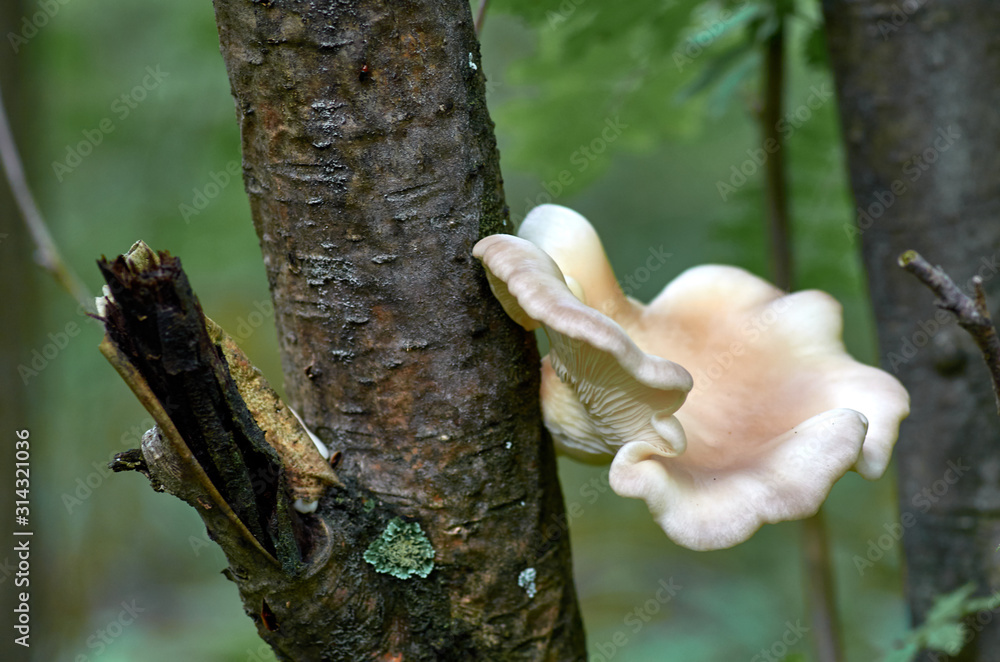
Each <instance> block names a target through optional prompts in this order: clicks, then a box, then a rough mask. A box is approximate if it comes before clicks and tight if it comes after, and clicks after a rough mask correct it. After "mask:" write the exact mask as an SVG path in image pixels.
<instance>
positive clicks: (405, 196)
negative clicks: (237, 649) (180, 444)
mask: <svg viewBox="0 0 1000 662" xmlns="http://www.w3.org/2000/svg"><path fill="white" fill-rule="evenodd" d="M215 8H216V17H217V20H218V24H219V34H220V40H221V45H222V53H223V57H224V59H225V61H226V67H227V69H228V71H229V77H230V82H231V85H232V89H233V95H234V97H235V100H236V109H237V118H238V120H239V122H240V127H241V132H242V142H243V157H244V179H245V183H246V188H247V191H248V194H249V197H250V202H251V209H252V212H253V219H254V224H255V227H256V230H257V234H258V237H259V238H260V242H261V249H262V251H263V254H264V262H265V265H266V269H267V276H268V280H269V283H270V286H271V291H272V296H273V298H274V302H275V311H276V318H277V326H278V337H279V342H280V344H281V350H282V356H283V365H284V372H285V380H286V391H287V393H288V396H289V399H290V400H291V402H292V404H293V405H294V406H295V407H296V409H297V410H298V411H299V412H300V413H301V415H302V417H303V419H304V420H305V421H306V423H307V425H308V426H309V427H310V429H312V430H313V431H314V432H315V433H316V434H318V435H319V437H320V438H322V440H323V441H324V442H325V443H326V444H327V445H328V446H330V448H331V450H332V451H334V452H335V453H337V452H339V453H340V454H341V458H342V459H341V462H340V464H339V465H338V474H339V476H340V477H341V478H342V480H343V481H344V482H345V484H347V489H348V496H347V497H345V498H343V499H340V498H338V499H337V500H333V501H330V500H329V499H328V500H324V501H323V502H321V506H320V510H319V515H320V516H321V517H323V518H324V520H325V521H326V524H327V525H328V526H329V528H330V529H331V530H333V531H335V532H336V535H337V536H338V539H339V540H340V545H341V546H339V547H337V546H335V547H334V549H335V550H336V553H337V554H339V558H338V559H337V560H336V563H335V564H334V565H333V566H331V569H330V576H329V577H327V578H326V581H327V582H328V585H327V586H326V588H325V591H324V592H323V593H321V594H317V595H304V594H303V595H299V596H297V597H296V601H297V602H301V601H309V602H312V603H315V604H317V605H322V610H323V614H324V616H323V620H324V630H323V639H322V641H323V642H327V643H328V644H329V647H327V648H324V649H322V650H323V655H322V657H321V658H320V657H308V655H306V654H305V653H304V652H303V650H304V649H303V648H301V647H302V646H305V645H306V643H305V642H306V641H307V640H306V639H301V638H300V639H298V640H294V638H292V637H288V636H284V635H283V636H281V637H275V636H274V633H272V632H270V631H269V629H268V631H264V632H263V635H264V636H265V638H266V639H267V640H268V641H269V642H271V643H272V645H274V646H275V648H276V650H278V653H279V656H282V657H283V659H297V660H305V659H324V660H363V659H372V660H375V659H379V660H381V659H399V660H436V659H441V660H447V659H470V660H472V659H481V660H497V661H503V660H577V659H584V658H585V650H584V642H583V631H582V626H581V623H580V619H579V614H578V608H577V605H576V597H575V592H574V588H573V583H572V577H571V562H570V552H569V541H568V537H567V536H566V535H565V529H564V528H563V527H562V526H561V524H562V523H563V522H565V513H564V509H563V503H562V498H561V495H560V492H559V486H558V481H557V478H556V473H555V458H554V454H553V451H552V447H551V444H550V443H549V441H548V440H547V439H545V438H543V434H544V432H543V427H542V425H541V420H540V413H539V406H538V387H539V382H538V354H537V350H536V348H535V343H534V339H533V337H532V336H531V335H529V334H527V333H525V332H524V331H522V330H521V329H520V328H519V327H517V326H516V325H515V324H514V323H513V322H511V321H510V320H509V319H508V318H507V317H506V315H504V313H503V311H502V309H501V308H500V306H499V304H498V303H497V302H496V301H495V300H494V299H493V297H492V296H491V295H490V292H489V289H488V287H487V284H486V279H485V277H484V275H483V272H482V269H481V268H480V267H479V265H478V263H477V262H476V261H475V260H473V259H472V257H471V251H472V246H473V245H474V244H475V242H476V241H477V240H478V239H479V238H480V237H482V236H485V235H487V234H492V233H495V232H502V231H510V230H511V229H512V228H511V225H510V223H509V221H508V218H507V216H508V214H507V209H506V207H505V205H504V201H503V186H502V179H501V176H500V171H499V163H498V155H497V151H496V144H495V140H494V137H493V132H492V123H491V121H490V119H489V115H488V113H487V110H486V105H485V90H484V83H485V79H484V77H483V73H482V66H481V63H480V59H479V46H478V43H477V41H476V39H475V36H474V34H473V25H472V16H471V12H470V10H469V5H468V2H466V1H465V0H445V1H438V0H434V1H431V0H421V1H417V2H391V3H387V2H381V1H379V2H375V1H373V0H367V1H354V2H347V1H340V2H338V1H336V0H319V1H317V2H310V3H307V2H300V1H292V0H274V1H272V2H266V3H265V2H251V1H250V0H215ZM369 510H371V513H370V514H369V512H368V511H369ZM348 515H349V516H348ZM397 516H398V517H401V520H402V521H403V522H415V523H418V524H419V526H420V529H421V531H422V532H423V534H425V535H426V537H427V539H428V540H429V541H430V544H431V546H432V547H433V549H434V550H435V558H434V568H433V570H432V571H430V572H429V574H428V575H427V577H426V579H424V578H420V577H419V576H411V577H409V578H408V579H405V580H403V579H399V578H397V577H394V576H393V575H392V574H390V573H382V572H376V570H375V568H373V567H372V565H370V564H368V563H366V562H365V561H364V560H363V559H362V558H361V557H362V554H363V553H364V552H365V550H366V549H368V548H369V547H370V546H371V545H372V544H373V543H374V542H375V541H376V540H379V539H380V537H381V536H382V534H383V533H384V532H385V531H386V528H387V527H388V526H389V524H390V522H392V521H393V520H394V519H395V517H397ZM400 526H402V525H397V527H400ZM400 530H403V529H400ZM407 530H409V528H408V529H407ZM380 558H381V557H380ZM334 566H336V567H334ZM528 568H533V569H534V570H535V573H536V586H537V593H535V594H534V595H533V596H529V595H528V594H527V593H526V591H525V589H524V588H523V587H521V586H519V585H518V577H519V576H520V575H521V573H522V572H524V571H525V570H526V569H528ZM403 574H405V573H403ZM267 602H268V605H269V609H270V610H271V613H272V614H273V615H274V616H275V617H276V618H277V621H278V622H279V623H282V622H283V619H284V620H285V622H287V619H286V618H285V617H283V615H282V614H280V613H279V611H280V608H281V606H280V605H279V604H276V601H274V600H272V599H270V598H268V600H267ZM302 616H303V614H302V613H299V614H298V615H297V616H293V617H292V618H293V619H294V620H296V622H297V623H298V624H299V625H298V626H301V627H303V628H307V625H308V624H307V623H305V622H304V621H302V620H301V618H302ZM298 626H297V627H298ZM307 629H308V628H307ZM283 632H284V630H283V629H279V630H278V631H277V633H278V634H282V633H283ZM313 632H315V630H314V629H313ZM310 645H313V646H314V648H313V649H312V650H313V652H314V653H315V651H316V650H321V649H320V648H316V647H315V646H318V644H316V643H315V642H310Z"/></svg>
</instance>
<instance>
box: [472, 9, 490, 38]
mask: <svg viewBox="0 0 1000 662" xmlns="http://www.w3.org/2000/svg"><path fill="white" fill-rule="evenodd" d="M489 6H490V0H479V9H477V10H476V23H475V27H476V36H477V37H479V36H481V35H482V34H483V22H484V21H485V20H486V9H487V7H489Z"/></svg>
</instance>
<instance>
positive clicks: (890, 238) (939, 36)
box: [823, 0, 1000, 661]
mask: <svg viewBox="0 0 1000 662" xmlns="http://www.w3.org/2000/svg"><path fill="white" fill-rule="evenodd" d="M823 9H824V15H825V18H826V24H827V39H828V43H829V48H830V56H831V59H832V64H833V69H834V74H835V77H836V85H837V92H838V99H839V104H840V114H841V124H842V130H843V135H844V139H845V142H846V146H847V155H848V164H849V167H850V177H851V186H852V188H853V191H854V197H855V200H856V204H857V206H858V211H857V213H858V217H857V226H856V227H855V226H845V231H847V232H848V233H849V234H850V235H852V236H857V237H860V239H861V245H862V249H863V254H864V260H865V264H866V266H867V269H868V275H869V287H870V290H871V296H872V302H873V305H874V308H875V315H876V320H877V322H878V330H879V347H880V353H881V357H882V362H883V363H884V365H885V367H886V368H887V369H888V370H889V371H890V372H893V373H894V374H896V375H897V376H898V377H899V378H900V379H901V380H902V382H903V383H904V384H905V385H906V387H907V388H908V389H909V391H910V395H911V398H912V412H913V413H912V414H911V415H910V418H909V419H908V420H907V421H906V422H905V423H904V425H903V428H902V430H901V436H900V441H899V444H898V447H897V453H896V455H897V458H898V470H899V489H900V496H899V498H900V510H901V513H900V515H901V520H900V521H901V522H902V523H903V524H904V525H905V526H904V528H905V532H904V536H903V549H904V552H905V560H906V566H907V571H906V591H907V598H908V601H909V604H910V608H911V611H912V616H913V620H914V622H915V623H920V622H921V621H923V619H924V618H925V616H926V614H927V611H928V608H929V607H930V606H931V604H932V601H933V600H934V598H935V597H936V596H938V595H940V594H942V593H945V592H948V591H951V590H953V589H955V588H957V587H959V586H961V585H963V584H965V583H966V582H969V581H973V582H976V584H977V585H978V586H979V589H980V593H984V594H985V593H990V592H995V591H997V590H998V589H1000V563H998V561H1000V557H998V555H997V552H996V549H997V546H998V544H1000V521H998V516H1000V420H998V418H997V414H996V405H995V402H994V397H993V392H992V390H991V386H990V378H989V376H988V373H987V371H986V369H985V366H984V363H983V360H982V358H981V357H980V355H979V352H978V351H977V349H976V347H975V345H974V344H973V342H972V340H971V338H969V337H968V336H967V334H966V333H965V332H964V331H962V330H961V329H960V328H958V326H957V325H956V324H955V322H954V320H953V319H952V316H951V315H950V314H949V313H946V312H944V311H935V308H934V306H933V296H932V295H931V294H930V293H929V292H928V290H926V289H925V288H924V286H923V285H921V283H920V282H919V281H918V280H917V279H916V278H914V277H913V276H911V275H909V274H906V273H904V272H903V271H902V269H900V268H899V267H898V266H897V263H896V260H897V256H898V255H899V254H900V253H901V252H903V251H904V250H906V249H911V248H912V249H916V250H917V251H919V252H920V253H922V254H923V255H924V256H925V257H926V258H927V259H928V260H930V261H931V262H932V263H934V264H940V265H942V266H943V267H944V269H945V270H946V271H947V272H948V273H950V274H951V276H952V277H953V278H954V280H955V281H956V282H957V283H959V284H960V285H961V286H963V289H964V290H965V291H966V292H967V293H971V290H970V289H969V287H968V286H967V285H966V284H967V282H968V280H969V279H970V278H971V277H972V276H974V275H976V274H979V275H980V276H982V277H983V278H984V279H985V280H986V291H987V294H988V296H989V300H990V301H991V302H992V303H993V304H994V310H996V307H995V304H996V302H997V301H998V300H1000V297H998V294H1000V279H997V278H995V276H996V274H997V271H998V265H997V260H998V253H997V251H998V248H1000V192H998V189H997V183H998V182H1000V151H998V149H997V148H998V146H1000V114H998V113H997V108H998V107H1000V87H998V85H997V81H1000V38H998V35H1000V11H998V8H997V6H996V4H995V3H994V2H992V1H991V0H962V1H956V2H949V3H945V4H941V3H925V2H922V1H919V0H918V1H913V2H903V3H898V4H891V3H876V2H866V1H859V0H824V3H823ZM911 517H912V519H910V518H911ZM994 616H995V615H994V614H990V618H989V619H985V618H980V619H979V621H978V622H977V621H976V620H975V619H973V620H972V621H971V625H972V630H973V631H974V632H976V637H975V638H974V639H973V640H972V641H971V642H970V643H969V644H968V645H967V646H966V647H965V649H964V650H963V652H962V653H961V654H960V655H959V657H958V658H956V659H960V660H976V661H986V660H993V661H996V660H1000V619H997V618H995V617H994ZM983 621H987V622H986V623H984V622H983ZM924 655H925V657H924V658H922V659H938V658H936V657H935V658H932V657H931V656H930V654H927V653H925V654H924Z"/></svg>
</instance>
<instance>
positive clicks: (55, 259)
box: [0, 95, 95, 312]
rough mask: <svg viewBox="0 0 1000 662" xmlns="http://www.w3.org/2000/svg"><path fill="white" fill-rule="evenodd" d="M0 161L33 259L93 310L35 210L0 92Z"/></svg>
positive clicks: (79, 283)
mask: <svg viewBox="0 0 1000 662" xmlns="http://www.w3.org/2000/svg"><path fill="white" fill-rule="evenodd" d="M0 162H2V163H3V170H4V173H5V174H6V176H7V183H8V184H10V190H11V191H12V192H13V193H14V199H15V200H16V201H17V206H18V209H20V210H21V217H22V218H23V219H24V223H25V225H27V226H28V231H29V232H30V233H31V239H32V241H34V242H35V250H36V252H35V261H36V262H37V263H38V264H39V265H40V266H41V267H42V268H43V269H45V270H46V271H48V272H49V273H50V274H52V277H53V278H55V279H56V282H57V283H59V285H60V286H62V288H63V289H64V290H66V291H67V292H69V293H70V295H72V297H73V298H74V299H76V300H77V302H79V303H80V305H82V306H83V307H84V309H85V310H87V311H90V312H95V307H94V297H93V296H92V295H91V294H90V291H89V290H88V289H87V286H86V285H84V284H83V281H82V280H80V277H79V276H77V275H76V272H74V271H73V269H72V268H70V266H69V265H68V264H66V261H65V260H63V258H62V255H61V254H60V253H59V248H58V247H57V246H56V244H55V241H53V239H52V235H51V233H49V229H48V227H47V226H46V225H45V219H44V218H42V213H41V212H40V211H39V210H38V205H37V204H36V203H35V198H34V197H33V196H32V195H31V189H29V188H28V180H27V178H26V177H25V176H24V167H23V166H22V165H21V157H20V156H19V155H18V153H17V145H16V144H15V142H14V132H13V131H12V130H11V128H10V121H9V120H8V119H7V111H6V110H5V109H4V104H3V96H2V95H0Z"/></svg>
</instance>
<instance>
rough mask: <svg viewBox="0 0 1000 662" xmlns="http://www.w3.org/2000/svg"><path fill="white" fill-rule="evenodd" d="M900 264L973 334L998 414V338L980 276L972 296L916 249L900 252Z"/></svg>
mask: <svg viewBox="0 0 1000 662" xmlns="http://www.w3.org/2000/svg"><path fill="white" fill-rule="evenodd" d="M899 266H901V267H903V269H905V270H906V271H908V272H910V273H911V274H913V275H914V276H916V277H917V278H919V279H920V282H921V283H923V284H924V285H926V286H927V287H928V288H929V289H930V290H931V291H932V292H934V294H936V295H937V297H938V298H937V301H935V302H934V303H935V304H936V305H937V307H938V308H943V309H944V310H947V311H949V312H950V313H952V314H953V315H954V316H955V317H956V319H957V321H958V325H959V326H960V327H962V328H963V329H965V330H966V331H968V332H969V335H971V336H972V339H973V340H974V341H975V343H976V346H977V347H979V351H980V352H982V353H983V359H984V360H985V361H986V367H987V368H989V371H990V377H992V379H993V394H994V396H995V397H996V401H997V414H998V415H1000V337H997V330H996V327H995V326H994V325H993V319H992V318H991V317H990V310H989V308H988V307H987V305H986V292H984V291H983V279H982V278H980V277H979V276H973V278H972V281H971V282H972V288H973V295H974V297H975V298H973V297H970V296H969V295H968V294H966V293H965V292H963V291H962V290H961V289H959V287H958V285H955V282H954V281H953V280H952V279H951V278H950V277H949V276H948V274H947V273H945V271H944V269H942V268H941V267H936V266H934V265H932V264H931V263H930V262H928V261H927V260H925V259H924V258H923V257H921V255H920V253H918V252H916V251H906V252H905V253H903V254H902V255H900V256H899Z"/></svg>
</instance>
